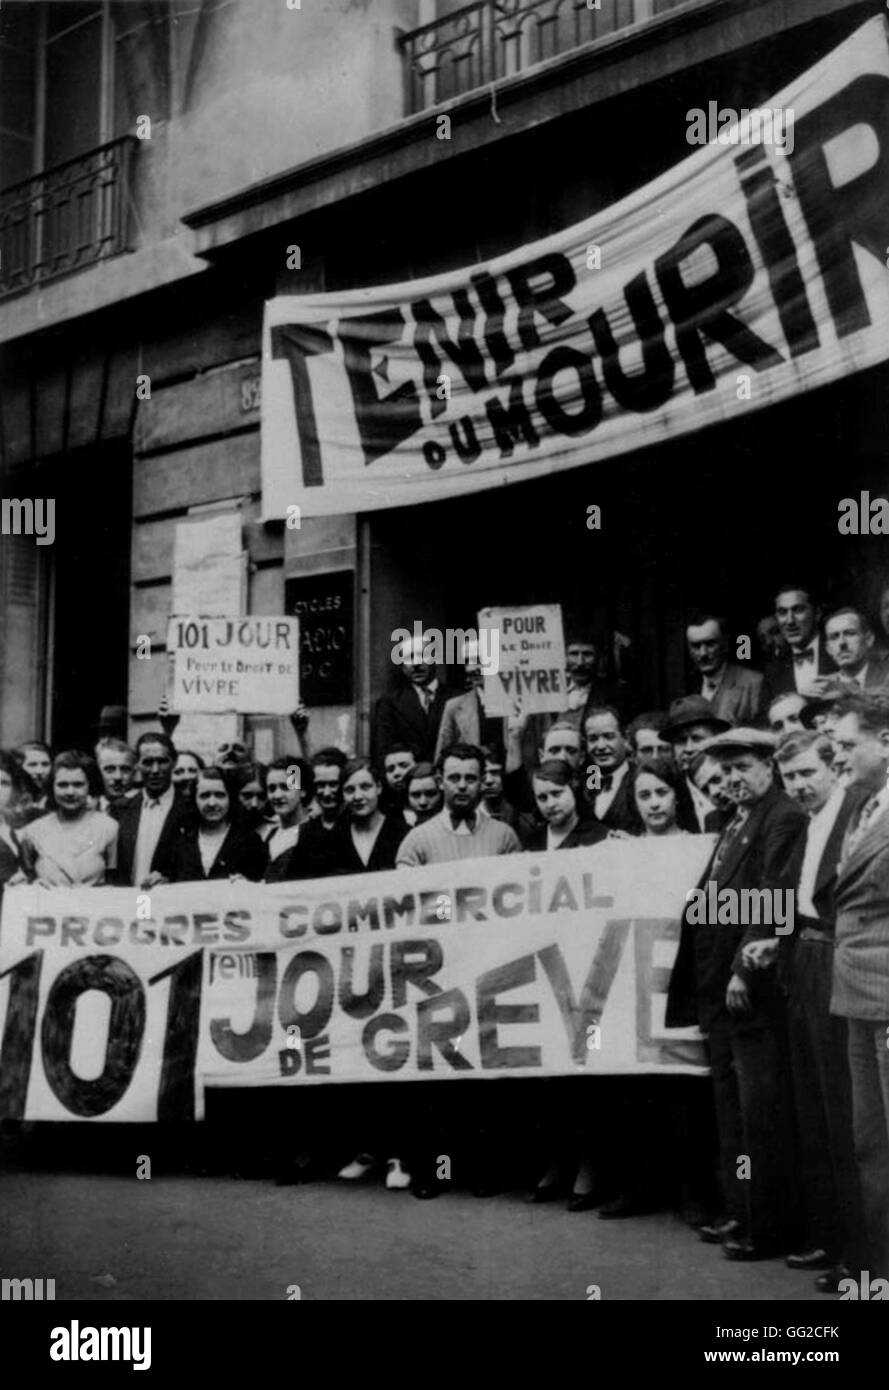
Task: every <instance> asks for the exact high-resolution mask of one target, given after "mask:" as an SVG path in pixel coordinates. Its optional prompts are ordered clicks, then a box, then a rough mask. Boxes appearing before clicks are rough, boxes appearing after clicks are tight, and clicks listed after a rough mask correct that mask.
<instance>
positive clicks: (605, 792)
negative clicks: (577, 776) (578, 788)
mask: <svg viewBox="0 0 889 1390" xmlns="http://www.w3.org/2000/svg"><path fill="white" fill-rule="evenodd" d="M583 732H584V738H585V740H586V751H587V760H588V761H587V768H586V774H585V777H586V801H587V806H588V808H589V811H590V812H591V813H592V815H593V816H594V817H595V819H596V820H597V821H599V823H600V824H601V825H604V826H605V827H606V829H608V830H623V831H624V832H625V833H626V834H628V835H641V834H642V818H641V816H640V815H639V812H638V811H637V810H636V802H635V799H634V797H633V787H632V781H631V778H630V775H629V774H630V745H629V743H628V742H627V739H626V736H625V734H624V731H623V727H622V725H621V721H620V715H619V714H618V712H617V710H616V709H615V708H614V707H613V705H600V706H595V705H594V706H593V707H592V708H591V709H590V710H589V712H588V713H587V715H586V718H585V720H584V725H583Z"/></svg>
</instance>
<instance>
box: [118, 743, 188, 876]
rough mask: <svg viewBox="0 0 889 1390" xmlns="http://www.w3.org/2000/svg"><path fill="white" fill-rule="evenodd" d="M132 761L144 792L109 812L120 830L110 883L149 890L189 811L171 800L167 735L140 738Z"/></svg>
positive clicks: (170, 748)
mask: <svg viewBox="0 0 889 1390" xmlns="http://www.w3.org/2000/svg"><path fill="white" fill-rule="evenodd" d="M136 760H137V762H138V766H139V771H140V772H141V774H142V791H141V792H140V794H139V795H138V796H135V797H133V798H132V799H131V800H129V801H123V802H121V803H119V804H118V805H117V806H113V807H112V808H111V815H112V816H113V817H114V819H115V820H116V821H117V823H118V825H119V826H120V832H119V835H118V839H117V869H116V870H115V873H114V882H115V883H116V884H119V885H120V886H121V887H123V886H125V885H132V886H134V887H136V888H151V887H153V886H154V884H155V883H156V882H157V881H158V880H159V879H160V878H162V877H163V875H162V873H161V870H160V868H159V864H162V863H164V862H166V860H167V858H168V857H169V854H170V852H171V850H172V846H173V843H174V841H175V838H176V836H177V834H178V832H179V828H180V826H181V825H182V824H183V822H184V821H186V820H189V819H190V818H191V816H192V814H193V813H192V811H191V810H190V808H189V807H188V806H183V804H182V802H180V801H178V800H177V799H176V797H175V796H174V793H173V764H174V762H175V761H176V749H175V747H174V745H173V743H172V741H171V740H170V739H169V738H168V737H167V735H166V734H159V733H158V734H155V733H145V734H141V735H140V736H139V739H138V741H137V743H136Z"/></svg>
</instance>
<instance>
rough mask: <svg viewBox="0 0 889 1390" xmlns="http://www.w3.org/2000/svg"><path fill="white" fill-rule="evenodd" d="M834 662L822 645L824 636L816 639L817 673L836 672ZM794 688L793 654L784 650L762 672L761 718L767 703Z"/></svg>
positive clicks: (766, 710)
mask: <svg viewBox="0 0 889 1390" xmlns="http://www.w3.org/2000/svg"><path fill="white" fill-rule="evenodd" d="M836 669H837V668H836V664H835V662H834V661H833V660H832V658H831V657H829V656H828V655H827V649H826V648H825V645H824V638H823V637H822V638H819V641H818V675H819V676H831V675H834V674H835V673H836ZM795 690H796V682H795V680H794V679H793V655H792V653H791V652H789V651H788V652H785V653H784V655H783V656H778V657H775V659H774V661H770V662H769V663H768V665H767V666H766V669H765V671H764V672H763V682H762V690H761V692H760V704H759V713H760V717H761V718H762V719H765V717H766V715H767V714H768V709H769V705H770V704H771V703H772V701H773V700H775V699H777V698H778V696H779V695H788V694H790V692H791V691H795Z"/></svg>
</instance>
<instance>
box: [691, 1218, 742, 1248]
mask: <svg viewBox="0 0 889 1390" xmlns="http://www.w3.org/2000/svg"><path fill="white" fill-rule="evenodd" d="M742 1230H743V1227H742V1225H741V1223H740V1221H711V1222H710V1224H709V1226H701V1227H699V1229H698V1235H699V1236H700V1237H701V1240H702V1241H704V1243H705V1244H706V1245H721V1244H722V1242H723V1241H724V1240H726V1239H728V1238H730V1237H732V1236H739V1235H740V1234H741V1232H742Z"/></svg>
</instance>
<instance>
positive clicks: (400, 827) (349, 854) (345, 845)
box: [297, 816, 410, 874]
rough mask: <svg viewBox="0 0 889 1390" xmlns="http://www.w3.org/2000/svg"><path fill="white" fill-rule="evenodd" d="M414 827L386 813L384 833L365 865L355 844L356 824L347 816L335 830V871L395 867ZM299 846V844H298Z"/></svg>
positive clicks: (350, 871)
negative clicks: (402, 845)
mask: <svg viewBox="0 0 889 1390" xmlns="http://www.w3.org/2000/svg"><path fill="white" fill-rule="evenodd" d="M409 829H410V826H409V825H408V823H407V821H405V820H402V819H401V818H396V817H395V816H384V818H383V824H382V825H381V826H380V833H379V835H378V836H377V838H376V840H375V842H374V847H373V849H372V850H371V852H370V859H369V860H368V861H367V863H366V864H362V862H361V859H360V858H359V856H358V851H357V850H356V848H355V846H354V845H353V843H352V823H351V821H350V820H349V817H348V816H344V817H343V818H342V820H341V821H340V823H339V824H338V825H337V828H336V830H335V831H334V832H333V833H334V835H335V836H336V844H335V846H334V849H333V869H332V871H331V872H333V873H335V874H370V873H373V872H374V871H375V870H379V869H394V868H395V856H396V855H397V853H398V848H399V846H400V844H401V842H402V840H403V839H404V837H405V835H406V834H407V832H408V830H409ZM297 848H298V846H297Z"/></svg>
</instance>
